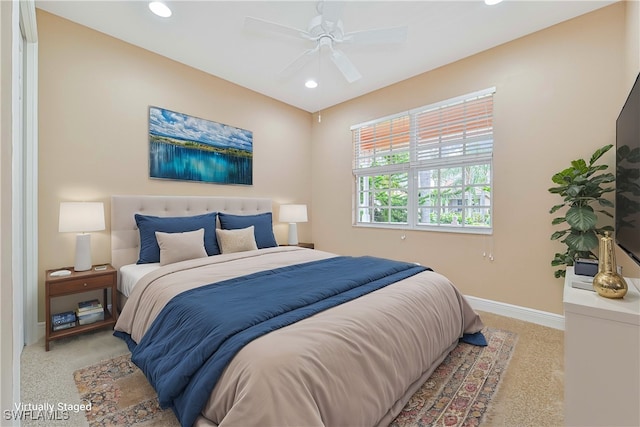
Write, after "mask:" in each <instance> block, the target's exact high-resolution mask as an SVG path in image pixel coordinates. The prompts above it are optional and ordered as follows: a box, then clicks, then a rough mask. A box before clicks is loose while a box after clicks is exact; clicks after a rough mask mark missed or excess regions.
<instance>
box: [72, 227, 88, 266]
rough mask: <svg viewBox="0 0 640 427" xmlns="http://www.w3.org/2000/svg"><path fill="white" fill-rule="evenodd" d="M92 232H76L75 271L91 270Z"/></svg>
mask: <svg viewBox="0 0 640 427" xmlns="http://www.w3.org/2000/svg"><path fill="white" fill-rule="evenodd" d="M91 265H92V264H91V234H89V233H84V234H76V262H75V264H74V266H73V269H74V270H75V271H87V270H91Z"/></svg>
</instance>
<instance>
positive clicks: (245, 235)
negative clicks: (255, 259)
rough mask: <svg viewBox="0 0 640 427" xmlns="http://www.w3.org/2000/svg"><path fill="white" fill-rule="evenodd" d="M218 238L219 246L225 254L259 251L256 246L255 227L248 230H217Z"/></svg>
mask: <svg viewBox="0 0 640 427" xmlns="http://www.w3.org/2000/svg"><path fill="white" fill-rule="evenodd" d="M216 236H217V237H218V246H220V251H222V253H223V254H230V253H233V252H243V251H255V250H257V249H258V245H256V236H255V234H254V232H253V225H252V226H250V227H247V228H240V229H237V230H222V229H219V228H217V229H216Z"/></svg>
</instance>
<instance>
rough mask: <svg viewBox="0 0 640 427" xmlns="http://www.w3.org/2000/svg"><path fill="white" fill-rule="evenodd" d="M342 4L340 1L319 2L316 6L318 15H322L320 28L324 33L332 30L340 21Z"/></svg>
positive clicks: (322, 0)
mask: <svg viewBox="0 0 640 427" xmlns="http://www.w3.org/2000/svg"><path fill="white" fill-rule="evenodd" d="M343 8H344V3H343V2H341V1H333V0H331V1H326V0H321V1H320V2H319V3H318V5H317V10H318V13H320V14H321V15H322V28H324V30H325V31H331V30H333V27H335V25H336V24H337V23H338V21H340V17H341V16H342V9H343Z"/></svg>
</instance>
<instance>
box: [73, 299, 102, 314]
mask: <svg viewBox="0 0 640 427" xmlns="http://www.w3.org/2000/svg"><path fill="white" fill-rule="evenodd" d="M97 309H102V304H100V301H99V300H97V299H92V300H89V301H81V302H79V303H78V312H80V313H85V312H86V313H88V312H91V311H96V310H97Z"/></svg>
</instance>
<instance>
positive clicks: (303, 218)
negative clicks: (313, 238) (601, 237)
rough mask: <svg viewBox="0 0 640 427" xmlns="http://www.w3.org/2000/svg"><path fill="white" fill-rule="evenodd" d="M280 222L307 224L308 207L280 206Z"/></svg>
mask: <svg viewBox="0 0 640 427" xmlns="http://www.w3.org/2000/svg"><path fill="white" fill-rule="evenodd" d="M279 218H280V222H289V223H291V222H307V205H282V206H280V215H279Z"/></svg>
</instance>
